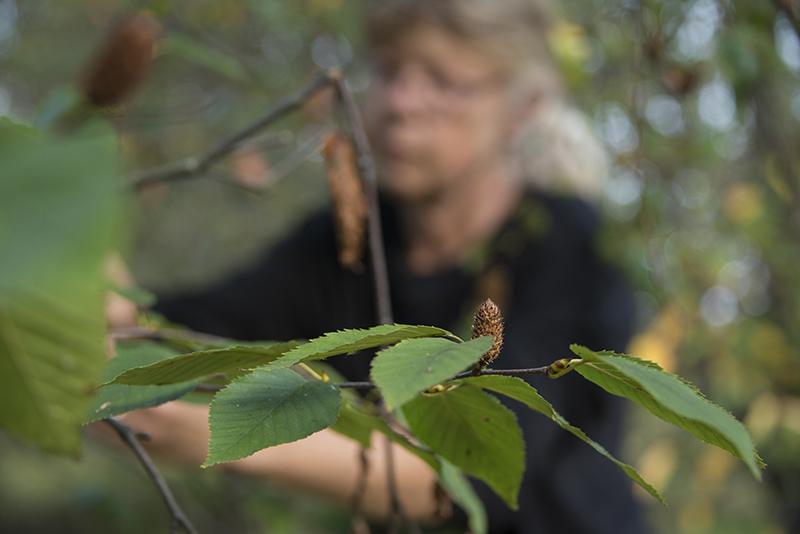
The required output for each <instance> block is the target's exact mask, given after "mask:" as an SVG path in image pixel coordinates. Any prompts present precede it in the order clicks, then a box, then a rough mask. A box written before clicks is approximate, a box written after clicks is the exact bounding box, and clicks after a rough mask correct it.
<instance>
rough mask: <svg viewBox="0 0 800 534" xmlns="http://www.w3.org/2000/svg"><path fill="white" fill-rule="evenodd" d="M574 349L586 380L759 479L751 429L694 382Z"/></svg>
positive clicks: (641, 363) (623, 358)
mask: <svg viewBox="0 0 800 534" xmlns="http://www.w3.org/2000/svg"><path fill="white" fill-rule="evenodd" d="M570 348H571V349H572V351H573V352H574V353H575V354H577V355H578V356H580V357H581V358H582V359H583V360H584V361H585V362H586V363H584V364H582V365H579V366H578V367H576V368H575V369H576V370H577V371H578V372H579V373H580V374H581V375H583V376H584V378H586V379H587V380H591V381H592V382H594V383H595V384H598V385H599V386H600V387H602V388H603V389H605V390H606V391H608V392H609V393H613V394H614V395H619V396H621V397H626V398H628V399H630V400H632V401H633V402H635V403H637V404H639V405H640V406H642V407H644V408H646V409H647V410H648V411H650V412H651V413H653V414H654V415H657V416H658V417H660V418H661V419H663V420H664V421H666V422H668V423H672V424H673V425H676V426H679V427H681V428H683V429H685V430H688V431H689V432H691V433H692V434H694V435H695V436H697V437H698V438H700V439H701V440H702V441H705V442H706V443H710V444H711V445H716V446H717V447H719V448H721V449H724V450H726V451H728V452H729V453H731V454H733V455H734V456H736V457H737V458H740V459H742V460H743V461H744V462H745V463H746V464H747V466H748V467H749V468H750V471H751V472H752V473H753V476H754V477H756V478H757V479H759V480H761V472H760V471H759V467H763V462H761V459H760V458H759V457H758V455H757V454H756V451H755V448H754V446H753V440H752V438H751V437H750V434H749V433H748V432H747V429H746V428H745V427H744V425H742V424H741V423H740V422H739V421H737V420H736V419H735V418H734V417H733V416H732V415H731V414H730V413H728V412H726V411H725V410H723V409H722V408H720V407H719V406H717V405H715V404H713V403H711V402H710V401H709V400H708V399H706V398H705V397H704V396H703V395H702V393H700V392H699V391H698V390H697V389H695V388H694V387H693V386H691V385H689V384H688V383H686V382H685V381H683V380H682V379H681V378H679V377H677V376H675V375H673V374H671V373H668V372H666V371H664V370H663V369H661V367H659V366H658V365H657V364H655V363H653V362H648V361H645V360H641V359H639V358H634V357H633V356H628V355H624V354H614V353H612V352H600V353H596V352H593V351H591V350H589V349H587V348H586V347H581V346H579V345H572V346H571V347H570Z"/></svg>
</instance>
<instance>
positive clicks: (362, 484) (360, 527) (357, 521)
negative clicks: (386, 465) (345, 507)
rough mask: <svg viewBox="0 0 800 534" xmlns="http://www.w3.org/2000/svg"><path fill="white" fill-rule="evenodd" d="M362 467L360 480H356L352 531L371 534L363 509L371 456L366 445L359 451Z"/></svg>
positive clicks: (359, 474)
mask: <svg viewBox="0 0 800 534" xmlns="http://www.w3.org/2000/svg"><path fill="white" fill-rule="evenodd" d="M359 460H360V469H359V472H358V480H357V481H356V489H355V491H354V492H353V500H352V504H351V507H352V510H353V520H352V522H351V531H352V533H353V534H369V532H370V530H369V524H368V523H367V521H366V519H365V518H364V514H363V512H362V511H361V504H362V502H363V500H364V494H365V493H366V492H367V476H368V475H369V457H368V456H367V449H366V447H361V449H360V451H359Z"/></svg>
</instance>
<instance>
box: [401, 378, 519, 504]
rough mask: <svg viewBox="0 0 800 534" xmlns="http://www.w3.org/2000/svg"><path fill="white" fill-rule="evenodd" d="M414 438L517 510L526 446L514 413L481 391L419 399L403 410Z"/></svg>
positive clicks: (466, 388)
mask: <svg viewBox="0 0 800 534" xmlns="http://www.w3.org/2000/svg"><path fill="white" fill-rule="evenodd" d="M403 413H404V414H405V417H406V419H407V420H408V424H409V426H410V427H411V430H412V431H413V432H414V435H415V436H417V437H418V438H419V439H420V440H421V441H422V442H423V443H425V444H426V445H428V446H429V447H430V448H431V449H433V451H434V452H435V453H436V454H438V455H440V456H442V457H443V458H445V459H447V460H448V461H450V462H452V463H453V464H454V465H455V466H457V467H460V468H461V469H462V470H463V471H464V472H465V473H467V474H468V475H472V476H474V477H477V478H480V479H481V480H483V481H485V482H486V483H487V484H488V485H489V486H490V487H491V488H492V489H493V490H494V491H495V493H497V494H498V495H499V496H500V497H502V498H503V500H505V501H506V503H507V504H508V505H509V506H510V507H511V508H513V509H515V510H516V509H517V493H518V492H519V486H520V484H521V483H522V475H523V473H524V471H525V443H524V442H523V440H522V431H521V430H520V428H519V426H518V425H517V418H516V416H515V415H514V413H513V412H512V411H511V410H509V409H508V408H506V407H505V406H503V405H502V404H501V403H500V401H499V400H497V399H496V398H495V397H492V396H491V395H488V394H487V393H484V392H483V391H481V390H480V389H479V388H476V387H472V386H461V387H455V388H453V389H450V390H447V391H445V392H444V393H440V394H436V395H431V396H422V395H420V396H418V397H417V398H416V399H414V400H412V401H411V402H409V403H408V404H406V405H405V406H403Z"/></svg>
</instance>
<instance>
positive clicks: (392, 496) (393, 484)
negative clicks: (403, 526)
mask: <svg viewBox="0 0 800 534" xmlns="http://www.w3.org/2000/svg"><path fill="white" fill-rule="evenodd" d="M384 453H385V454H386V484H387V486H388V488H389V509H390V512H391V513H390V514H389V523H388V524H387V525H386V532H388V533H389V534H395V533H396V532H397V527H398V524H397V520H398V519H402V517H403V512H402V508H401V506H400V498H399V497H398V496H397V480H396V478H395V469H394V454H393V451H392V441H391V440H390V439H389V437H388V436H384Z"/></svg>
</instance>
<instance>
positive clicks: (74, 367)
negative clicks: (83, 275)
mask: <svg viewBox="0 0 800 534" xmlns="http://www.w3.org/2000/svg"><path fill="white" fill-rule="evenodd" d="M100 296H101V295H100V294H98V295H97V297H98V298H97V299H96V303H95V305H94V306H92V305H91V304H92V303H91V302H87V303H82V305H80V306H76V305H75V304H76V303H75V302H70V301H69V300H67V299H64V298H60V297H59V296H56V295H52V294H48V293H45V292H44V291H42V290H34V289H30V290H27V291H18V292H17V294H16V295H15V296H14V297H10V296H8V295H0V426H2V427H4V428H6V429H8V430H10V431H11V432H14V433H16V434H17V435H19V436H21V437H23V438H25V439H28V440H30V441H31V442H33V443H34V444H36V445H37V446H39V447H41V448H42V449H44V450H47V451H51V452H56V453H61V454H69V455H72V456H78V455H79V454H80V443H81V434H80V425H81V423H83V415H84V413H85V412H86V409H87V407H88V405H89V403H90V402H91V400H92V391H93V390H94V386H95V384H97V381H98V379H99V378H100V376H99V375H100V372H101V369H102V366H103V364H104V363H105V349H104V345H103V334H104V333H105V323H104V322H103V316H102V299H101V298H99V297H100ZM93 308H94V309H93Z"/></svg>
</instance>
